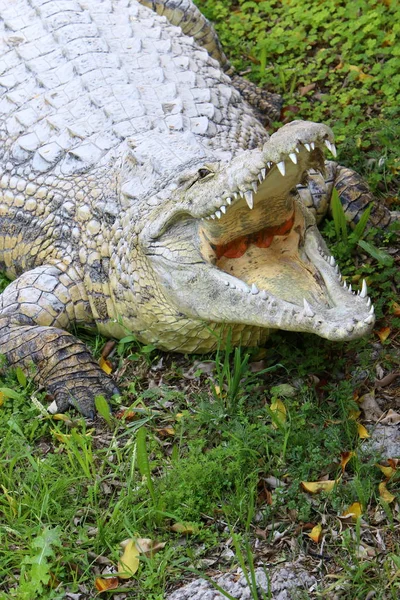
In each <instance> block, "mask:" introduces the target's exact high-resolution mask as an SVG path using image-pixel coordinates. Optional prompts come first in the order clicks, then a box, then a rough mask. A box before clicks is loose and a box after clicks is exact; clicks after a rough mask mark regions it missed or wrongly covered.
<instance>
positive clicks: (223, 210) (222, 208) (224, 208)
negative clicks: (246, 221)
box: [219, 204, 226, 214]
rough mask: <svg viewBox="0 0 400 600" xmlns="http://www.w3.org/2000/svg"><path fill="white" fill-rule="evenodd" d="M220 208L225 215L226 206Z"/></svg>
mask: <svg viewBox="0 0 400 600" xmlns="http://www.w3.org/2000/svg"><path fill="white" fill-rule="evenodd" d="M219 208H220V210H221V212H222V213H223V214H225V213H226V206H225V205H224V204H223V205H222V206H220V207H219Z"/></svg>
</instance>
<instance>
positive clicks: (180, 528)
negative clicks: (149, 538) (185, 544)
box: [171, 523, 197, 535]
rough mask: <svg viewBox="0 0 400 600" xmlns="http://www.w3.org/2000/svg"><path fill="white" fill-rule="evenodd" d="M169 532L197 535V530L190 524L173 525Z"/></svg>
mask: <svg viewBox="0 0 400 600" xmlns="http://www.w3.org/2000/svg"><path fill="white" fill-rule="evenodd" d="M171 531H174V532H175V533H186V534H187V535H191V534H193V533H197V528H196V527H194V526H193V525H191V524H190V523H174V524H173V525H172V526H171Z"/></svg>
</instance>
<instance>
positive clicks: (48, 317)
mask: <svg viewBox="0 0 400 600" xmlns="http://www.w3.org/2000/svg"><path fill="white" fill-rule="evenodd" d="M88 312H89V309H88V303H87V300H86V298H85V296H84V292H83V290H82V286H81V284H80V283H79V280H78V278H77V277H76V274H75V273H74V270H73V269H72V268H70V269H69V271H67V272H65V268H64V270H62V269H61V268H57V267H56V266H42V267H37V268H35V269H32V270H31V271H28V272H26V273H24V274H22V275H21V276H20V277H19V278H18V279H16V280H15V281H13V282H12V283H11V284H10V285H9V286H8V287H7V288H6V289H5V291H4V292H3V293H2V294H1V296H0V354H1V355H3V356H5V358H6V361H7V364H8V365H9V366H11V367H16V366H20V367H21V368H22V369H23V370H24V371H25V372H26V373H29V372H31V373H33V375H34V381H35V383H36V384H38V385H39V386H43V387H44V388H45V389H46V390H47V391H48V392H49V394H50V395H51V396H52V397H53V398H54V401H55V405H54V403H53V405H52V408H51V412H57V411H58V412H63V411H65V410H66V409H67V408H68V406H69V405H72V406H75V407H76V408H77V409H78V410H79V411H80V412H81V413H82V414H83V415H85V416H88V417H93V416H94V413H95V411H94V399H95V397H96V396H97V395H99V394H102V395H105V396H107V397H110V396H112V395H113V394H116V393H118V390H117V388H116V386H115V385H114V383H113V382H112V380H111V379H110V378H109V377H107V375H106V374H105V373H104V372H103V371H102V370H101V369H100V367H99V366H98V365H97V363H96V362H95V360H94V359H93V358H92V356H91V354H90V352H89V351H88V349H87V348H86V346H85V344H84V343H83V342H81V341H80V340H78V339H77V338H75V337H74V336H73V335H71V334H70V333H67V332H66V331H64V329H66V328H68V327H71V325H72V324H74V323H77V324H79V323H80V322H82V323H86V324H87V323H90V322H91V321H92V322H93V319H92V317H91V315H90V314H88Z"/></svg>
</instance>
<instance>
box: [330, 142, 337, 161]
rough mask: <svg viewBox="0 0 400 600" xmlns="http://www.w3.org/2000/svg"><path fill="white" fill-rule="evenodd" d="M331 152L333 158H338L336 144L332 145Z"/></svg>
mask: <svg viewBox="0 0 400 600" xmlns="http://www.w3.org/2000/svg"><path fill="white" fill-rule="evenodd" d="M331 152H332V154H333V156H334V157H335V158H336V157H337V150H336V146H335V144H331Z"/></svg>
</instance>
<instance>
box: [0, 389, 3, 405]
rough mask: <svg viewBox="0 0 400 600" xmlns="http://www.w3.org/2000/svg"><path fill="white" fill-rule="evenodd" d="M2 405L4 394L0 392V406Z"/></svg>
mask: <svg viewBox="0 0 400 600" xmlns="http://www.w3.org/2000/svg"><path fill="white" fill-rule="evenodd" d="M3 404H4V394H3V392H0V406H3Z"/></svg>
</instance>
